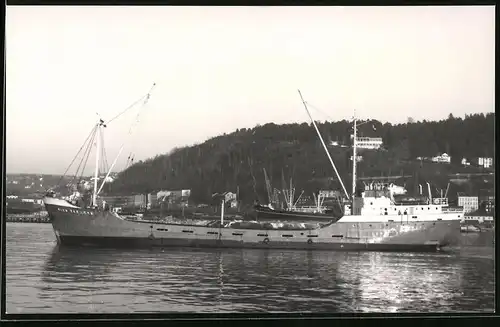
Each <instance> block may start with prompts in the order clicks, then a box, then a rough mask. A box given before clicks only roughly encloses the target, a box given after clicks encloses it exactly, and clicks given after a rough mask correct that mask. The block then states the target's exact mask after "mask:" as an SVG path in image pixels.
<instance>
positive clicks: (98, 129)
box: [92, 119, 102, 207]
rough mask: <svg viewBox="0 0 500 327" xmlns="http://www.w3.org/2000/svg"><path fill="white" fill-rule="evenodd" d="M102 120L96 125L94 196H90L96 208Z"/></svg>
mask: <svg viewBox="0 0 500 327" xmlns="http://www.w3.org/2000/svg"><path fill="white" fill-rule="evenodd" d="M101 124H102V120H101V119H99V122H98V123H97V129H96V133H97V135H96V136H97V137H96V155H95V173H94V194H92V205H93V206H94V207H95V206H97V179H98V176H99V152H100V150H101V142H99V141H100V131H101Z"/></svg>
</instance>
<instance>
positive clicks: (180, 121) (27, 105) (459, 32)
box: [6, 6, 495, 173]
mask: <svg viewBox="0 0 500 327" xmlns="http://www.w3.org/2000/svg"><path fill="white" fill-rule="evenodd" d="M494 26H495V12H494V7H493V6H490V7H473V6H464V7H452V6H445V7H431V6H421V7H409V6H404V7H104V6H99V7H77V6H66V7H56V6H45V7H27V6H23V7H13V6H8V7H7V16H6V65H7V67H6V69H7V73H6V79H7V82H6V83H7V85H6V86H7V88H6V91H7V97H6V102H7V107H6V114H7V118H6V119H7V122H6V125H7V141H6V142H7V172H8V173H21V172H33V173H35V172H36V173H63V172H64V170H65V169H66V167H67V166H68V165H69V164H70V162H71V160H72V159H73V157H74V156H75V154H76V153H77V151H78V149H79V148H80V146H81V145H82V144H83V141H84V140H85V138H86V137H87V135H88V134H89V132H90V130H91V129H92V127H93V124H94V123H95V122H96V119H97V115H96V113H99V114H100V115H101V116H102V117H103V118H104V119H105V120H107V119H110V118H112V117H113V116H114V115H116V114H117V113H119V112H120V111H122V110H124V109H125V108H126V107H128V106H129V105H130V104H132V103H133V102H134V101H135V100H137V99H138V98H140V97H141V96H143V95H144V94H146V93H147V91H148V90H149V89H150V88H151V86H152V84H153V83H156V84H157V86H156V88H155V89H154V91H153V92H152V94H151V98H150V101H149V102H148V104H147V105H146V106H143V107H141V106H137V107H134V108H133V109H131V111H129V112H127V114H126V115H124V116H122V117H121V118H120V119H117V120H116V121H114V122H113V123H112V124H110V125H109V126H108V128H107V129H106V134H105V145H106V150H107V154H108V161H110V162H111V161H112V160H113V159H114V157H115V156H116V154H117V152H118V149H119V148H120V145H121V144H122V143H123V142H124V141H126V135H127V134H128V133H127V132H128V130H129V128H130V126H131V123H132V121H134V119H135V115H136V114H137V113H138V112H140V116H139V117H140V123H139V124H138V126H137V129H135V130H134V132H133V134H132V137H131V138H130V139H129V141H127V142H126V146H125V149H124V151H123V154H122V156H121V158H120V159H119V160H118V163H117V169H118V170H120V169H122V168H123V167H124V165H125V163H126V161H127V156H128V154H129V153H130V152H133V153H135V157H136V160H139V159H145V158H148V157H152V156H155V155H156V154H161V153H165V152H168V151H169V150H171V149H172V148H173V147H176V146H183V145H190V144H193V143H201V142H203V141H205V140H206V139H208V138H210V137H212V136H216V135H218V134H222V133H224V132H226V133H229V132H232V131H233V130H235V129H236V128H242V127H253V126H255V125H256V124H265V123H267V122H274V123H288V122H304V121H308V117H307V114H306V112H305V111H304V108H303V106H302V104H301V102H300V98H299V96H298V93H297V89H298V88H299V89H300V90H301V91H302V94H303V95H304V97H305V99H306V101H308V102H309V103H311V104H312V105H314V106H315V107H317V108H319V109H321V111H322V112H324V113H326V114H327V115H328V116H326V115H325V114H323V113H320V112H319V111H315V110H312V113H313V115H314V117H315V119H318V120H325V119H328V120H330V119H334V120H341V119H344V118H348V117H350V116H352V112H353V110H354V109H355V108H356V111H357V113H358V115H359V116H361V117H363V118H373V119H378V120H381V121H390V122H392V123H397V122H405V121H406V120H407V118H408V117H413V118H414V119H415V120H423V119H427V120H439V119H443V118H445V117H447V116H448V114H449V113H450V112H451V113H453V114H454V115H455V116H464V115H465V114H466V113H476V112H493V111H494V83H495V75H494V74H495V66H494V56H495V51H494V47H495V37H494V33H495V27H494ZM89 162H90V161H89ZM88 165H89V168H91V169H92V166H93V165H92V164H88ZM72 171H74V169H72ZM88 171H89V172H90V170H88Z"/></svg>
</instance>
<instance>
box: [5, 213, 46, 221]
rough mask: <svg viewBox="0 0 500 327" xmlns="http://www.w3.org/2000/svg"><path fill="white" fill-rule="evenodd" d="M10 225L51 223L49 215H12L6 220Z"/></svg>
mask: <svg viewBox="0 0 500 327" xmlns="http://www.w3.org/2000/svg"><path fill="white" fill-rule="evenodd" d="M5 220H6V221H7V222H8V223H50V219H49V216H48V214H31V215H22V214H15V215H14V214H12V215H7V216H6V219H5Z"/></svg>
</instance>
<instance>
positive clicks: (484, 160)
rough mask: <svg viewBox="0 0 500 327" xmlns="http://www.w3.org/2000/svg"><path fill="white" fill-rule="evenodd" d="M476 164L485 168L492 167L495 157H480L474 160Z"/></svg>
mask: <svg viewBox="0 0 500 327" xmlns="http://www.w3.org/2000/svg"><path fill="white" fill-rule="evenodd" d="M474 164H476V165H477V166H479V167H483V168H490V167H491V166H493V158H490V157H480V158H476V159H475V160H474Z"/></svg>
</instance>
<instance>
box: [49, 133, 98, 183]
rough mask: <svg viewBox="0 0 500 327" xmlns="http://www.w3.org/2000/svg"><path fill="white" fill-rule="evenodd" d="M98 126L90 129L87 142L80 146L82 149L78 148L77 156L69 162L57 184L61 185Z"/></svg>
mask: <svg viewBox="0 0 500 327" xmlns="http://www.w3.org/2000/svg"><path fill="white" fill-rule="evenodd" d="M96 128H97V126H94V128H92V130H91V131H90V134H89V135H88V136H87V138H86V139H85V142H83V144H82V146H81V147H80V150H78V152H77V153H76V155H75V157H74V158H73V160H71V163H70V164H69V166H68V168H66V171H65V172H64V174H63V175H62V176H61V178H60V179H59V182H57V185H60V184H61V182H62V180H63V179H64V177H65V176H66V174H67V173H68V170H69V169H70V168H71V166H72V165H73V163H74V162H75V160H76V158H77V157H78V155H79V154H80V152H81V151H82V149H83V147H84V146H85V144H87V141H88V140H89V138H90V137H91V136H92V135H93V134H94V133H95V131H96Z"/></svg>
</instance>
